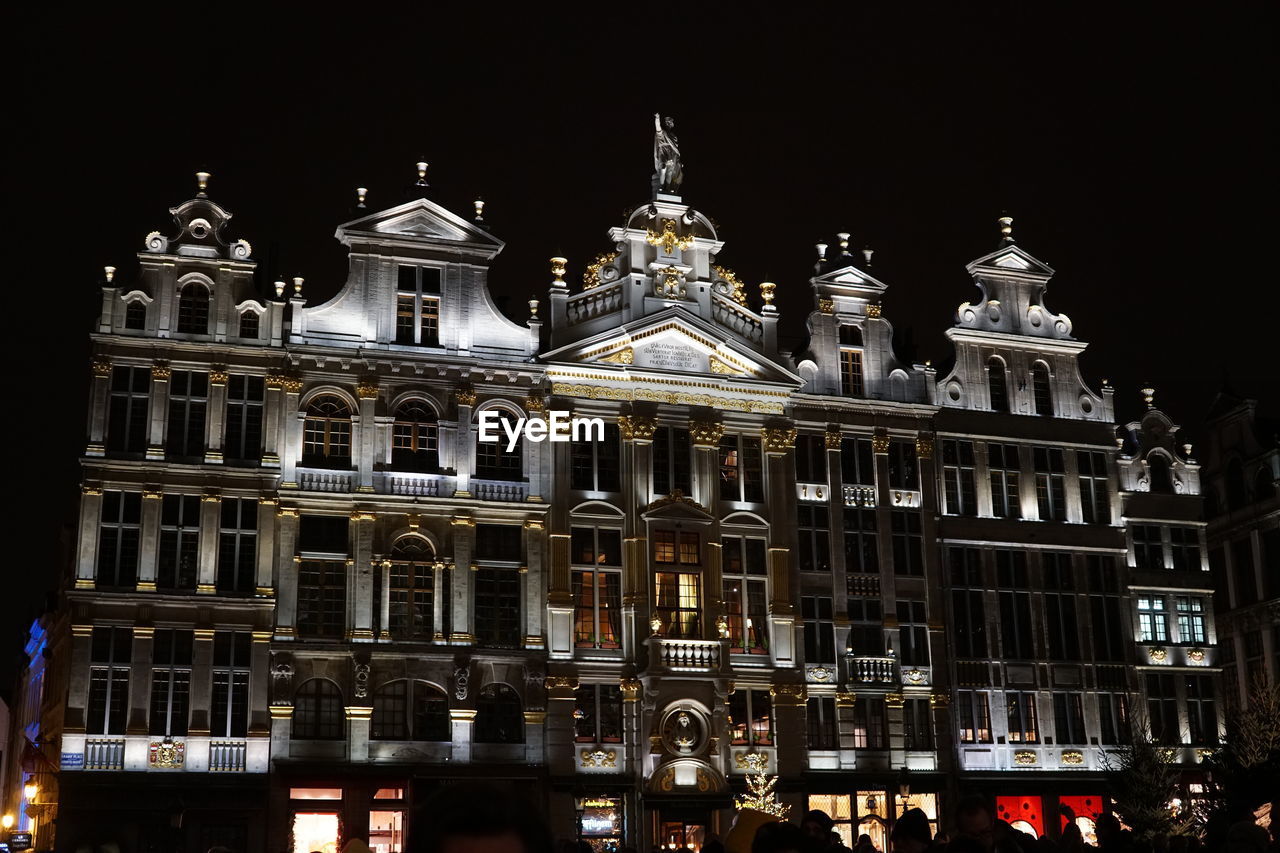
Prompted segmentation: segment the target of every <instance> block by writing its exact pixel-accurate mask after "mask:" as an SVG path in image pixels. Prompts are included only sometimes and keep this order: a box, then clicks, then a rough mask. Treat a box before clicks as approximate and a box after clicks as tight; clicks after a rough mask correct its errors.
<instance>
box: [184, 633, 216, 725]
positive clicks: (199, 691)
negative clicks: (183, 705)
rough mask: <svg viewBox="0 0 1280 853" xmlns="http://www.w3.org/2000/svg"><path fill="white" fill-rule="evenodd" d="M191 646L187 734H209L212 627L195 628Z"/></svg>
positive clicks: (211, 703) (211, 694) (211, 692)
mask: <svg viewBox="0 0 1280 853" xmlns="http://www.w3.org/2000/svg"><path fill="white" fill-rule="evenodd" d="M194 633H195V643H193V644H192V646H191V727H190V729H189V730H188V734H192V735H205V736H206V737H207V736H208V735H209V726H210V721H209V718H210V716H211V714H212V711H213V675H212V673H213V629H212V628H196V629H195V632H194Z"/></svg>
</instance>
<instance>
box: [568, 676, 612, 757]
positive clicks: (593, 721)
mask: <svg viewBox="0 0 1280 853" xmlns="http://www.w3.org/2000/svg"><path fill="white" fill-rule="evenodd" d="M573 731H574V739H575V740H576V741H577V742H578V743H622V690H621V689H620V688H619V687H618V685H616V684H583V685H581V686H579V687H578V689H577V690H575V691H574V694H573Z"/></svg>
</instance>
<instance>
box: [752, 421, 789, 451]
mask: <svg viewBox="0 0 1280 853" xmlns="http://www.w3.org/2000/svg"><path fill="white" fill-rule="evenodd" d="M760 437H761V438H763V439H764V449H765V452H767V453H786V452H787V451H788V450H790V449H791V448H793V447H795V446H796V429H795V427H761V428H760Z"/></svg>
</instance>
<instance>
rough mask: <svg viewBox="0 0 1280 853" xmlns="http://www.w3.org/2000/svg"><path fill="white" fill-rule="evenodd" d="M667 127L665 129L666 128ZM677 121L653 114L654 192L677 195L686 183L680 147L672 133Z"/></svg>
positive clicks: (655, 193)
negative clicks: (681, 185) (684, 182)
mask: <svg viewBox="0 0 1280 853" xmlns="http://www.w3.org/2000/svg"><path fill="white" fill-rule="evenodd" d="M664 125H665V127H664ZM675 126H676V123H675V120H674V119H672V118H670V117H668V118H667V119H665V120H664V119H663V118H662V116H660V115H659V114H658V113H654V114H653V192H654V195H657V194H658V193H668V194H670V195H676V194H678V193H679V192H680V184H681V183H682V182H683V181H684V166H683V164H681V162H680V147H679V145H677V144H676V137H675V134H674V133H671V130H672V128H674V127H675Z"/></svg>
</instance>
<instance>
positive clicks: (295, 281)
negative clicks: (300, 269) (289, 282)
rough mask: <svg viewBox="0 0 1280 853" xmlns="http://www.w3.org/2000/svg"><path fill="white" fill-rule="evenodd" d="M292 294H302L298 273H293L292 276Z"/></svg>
mask: <svg viewBox="0 0 1280 853" xmlns="http://www.w3.org/2000/svg"><path fill="white" fill-rule="evenodd" d="M293 295H294V296H301V295H302V276H300V275H295V276H294V277H293Z"/></svg>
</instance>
